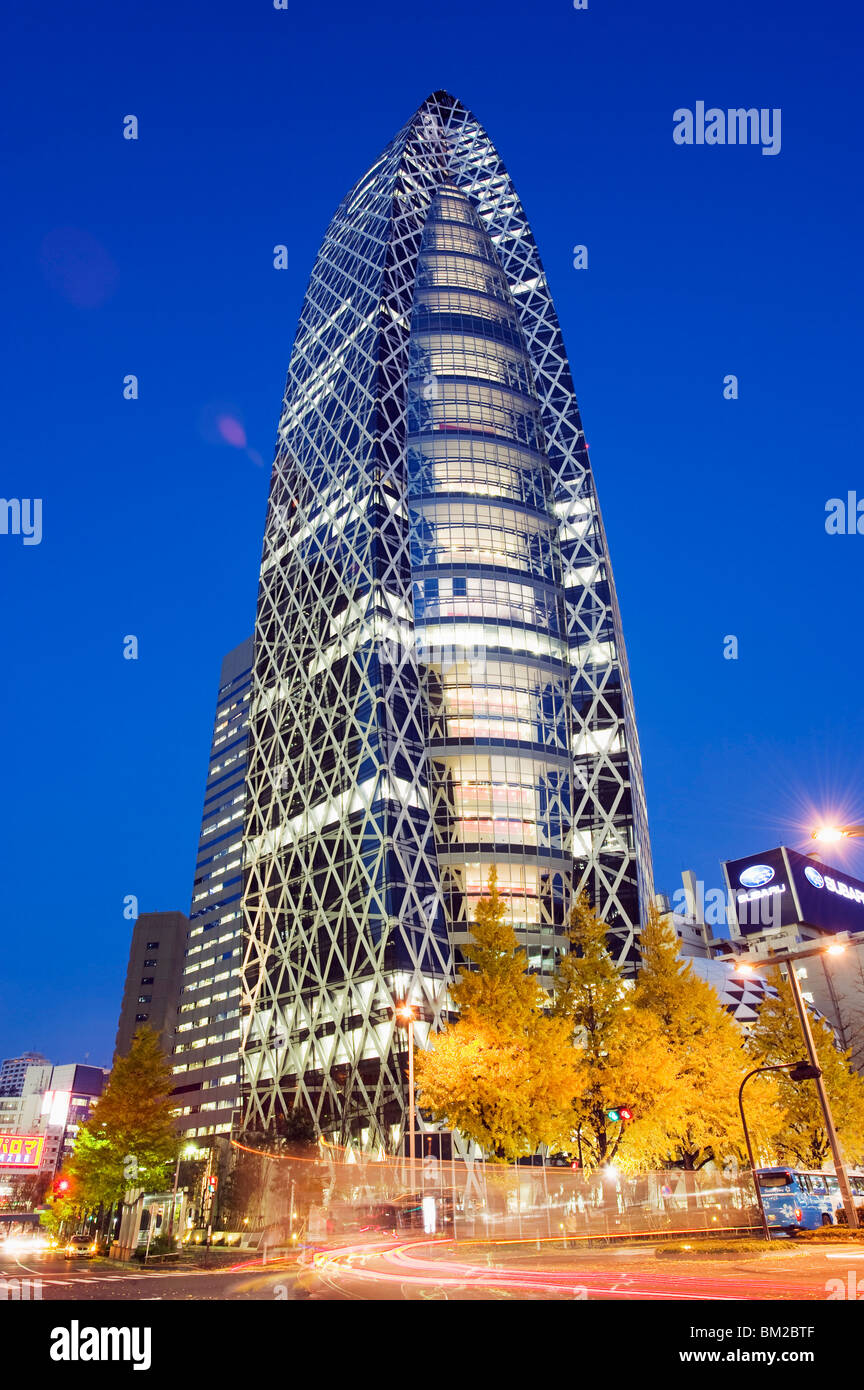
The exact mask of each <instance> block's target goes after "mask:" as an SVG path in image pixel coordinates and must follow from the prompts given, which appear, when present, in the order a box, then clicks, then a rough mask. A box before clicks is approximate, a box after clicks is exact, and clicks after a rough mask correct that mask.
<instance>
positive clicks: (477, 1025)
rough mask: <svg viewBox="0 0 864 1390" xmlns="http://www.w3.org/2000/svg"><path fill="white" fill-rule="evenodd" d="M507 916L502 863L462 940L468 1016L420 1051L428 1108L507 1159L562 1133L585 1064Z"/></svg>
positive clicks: (460, 987)
mask: <svg viewBox="0 0 864 1390" xmlns="http://www.w3.org/2000/svg"><path fill="white" fill-rule="evenodd" d="M506 917H507V904H506V902H505V900H504V899H503V898H502V896H501V894H500V893H499V891H498V882H497V875H496V873H495V870H494V868H493V870H492V871H491V873H490V876H489V892H488V894H487V895H486V896H484V897H483V898H481V900H480V902H479V903H478V905H477V910H476V913H475V918H474V925H473V927H472V939H471V941H470V942H469V943H468V944H467V945H466V946H464V947H463V954H464V955H465V957H466V959H467V960H468V962H470V965H471V966H473V967H474V968H473V969H471V968H470V967H469V966H465V967H463V968H462V969H461V970H460V972H459V976H458V979H457V981H456V983H455V984H454V986H453V990H452V996H453V999H454V1002H455V1003H456V1004H457V1006H458V1008H459V1010H460V1017H459V1019H458V1020H457V1022H456V1023H454V1024H451V1025H450V1026H449V1027H447V1028H445V1029H444V1030H443V1031H442V1032H441V1033H439V1034H437V1035H435V1036H433V1037H432V1038H431V1039H430V1043H429V1050H428V1051H426V1052H418V1054H417V1058H416V1074H417V1082H418V1087H419V1100H420V1105H421V1107H422V1108H423V1109H426V1110H429V1111H431V1113H432V1114H433V1115H434V1116H435V1118H436V1119H441V1120H445V1121H446V1122H447V1123H448V1124H449V1125H450V1126H451V1127H453V1128H454V1129H458V1130H460V1131H461V1132H462V1134H464V1135H465V1136H466V1137H467V1138H469V1139H473V1140H474V1141H475V1143H477V1144H478V1145H479V1146H480V1147H481V1148H482V1149H484V1150H485V1151H486V1152H488V1153H489V1154H490V1155H491V1156H492V1157H494V1158H495V1159H497V1160H499V1161H507V1160H513V1159H515V1158H519V1157H522V1156H525V1155H528V1154H532V1153H534V1152H535V1150H536V1149H537V1146H538V1145H539V1144H541V1143H549V1144H551V1143H553V1142H554V1141H555V1139H556V1138H557V1136H558V1135H559V1134H560V1132H561V1128H562V1125H563V1123H564V1115H565V1113H566V1112H567V1111H568V1110H569V1106H570V1102H571V1099H572V1096H573V1094H574V1090H575V1088H576V1085H577V1079H576V1078H577V1074H578V1068H579V1061H578V1054H577V1053H576V1051H575V1049H574V1048H573V1046H572V1044H571V1041H570V1028H569V1026H568V1023H567V1020H566V1019H563V1018H559V1017H556V1016H554V1015H552V1014H551V1010H550V1004H551V1001H550V999H549V996H548V995H547V993H546V991H545V990H544V989H543V988H542V987H541V985H540V984H539V982H538V980H537V979H536V977H534V976H533V975H530V974H529V973H528V963H527V959H526V956H525V952H524V951H523V950H522V949H521V948H520V946H519V944H518V941H517V939H516V933H515V932H514V930H513V928H512V927H511V926H510V925H509V923H508V922H507V920H506Z"/></svg>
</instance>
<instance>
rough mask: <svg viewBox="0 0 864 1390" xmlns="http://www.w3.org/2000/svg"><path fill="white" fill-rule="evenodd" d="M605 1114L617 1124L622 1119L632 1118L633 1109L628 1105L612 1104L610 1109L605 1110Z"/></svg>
mask: <svg viewBox="0 0 864 1390" xmlns="http://www.w3.org/2000/svg"><path fill="white" fill-rule="evenodd" d="M606 1116H607V1119H610V1120H611V1121H612V1123H613V1124H618V1123H619V1122H621V1121H624V1120H632V1119H633V1111H632V1110H631V1109H630V1107H629V1105H614V1106H613V1107H612V1109H611V1110H607V1111H606Z"/></svg>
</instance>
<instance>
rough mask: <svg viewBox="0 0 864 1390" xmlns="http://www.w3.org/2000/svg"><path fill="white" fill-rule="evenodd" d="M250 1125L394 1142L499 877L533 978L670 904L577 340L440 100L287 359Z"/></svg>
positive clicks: (422, 115) (255, 855)
mask: <svg viewBox="0 0 864 1390" xmlns="http://www.w3.org/2000/svg"><path fill="white" fill-rule="evenodd" d="M246 799H247V805H246V833H245V850H244V862H245V884H244V915H245V928H246V950H245V956H244V962H243V1014H244V1019H243V1041H242V1057H243V1066H244V1085H245V1096H246V1099H245V1107H244V1126H245V1127H246V1128H247V1129H265V1128H267V1127H268V1126H270V1125H271V1124H272V1123H273V1121H274V1118H275V1117H276V1116H278V1115H279V1114H280V1113H281V1112H283V1111H285V1110H289V1109H291V1108H292V1107H294V1106H296V1105H299V1106H302V1107H303V1108H306V1109H308V1110H309V1111H310V1112H311V1113H312V1115H313V1116H314V1117H315V1120H316V1122H317V1124H318V1125H319V1127H320V1129H321V1130H322V1131H323V1132H325V1133H331V1134H334V1135H336V1136H337V1137H339V1138H340V1139H341V1140H343V1141H348V1140H349V1139H350V1140H351V1141H352V1142H360V1143H362V1144H364V1145H366V1146H377V1145H382V1144H383V1145H384V1146H385V1147H388V1148H389V1147H392V1146H394V1145H395V1144H396V1143H397V1142H398V1140H399V1136H400V1134H401V1131H402V1127H403V1122H404V1108H405V1104H406V1094H405V1092H406V1087H405V1061H406V1042H405V1037H404V1034H403V1033H402V1032H401V1031H400V1029H399V1027H398V1024H397V1022H396V1021H395V1019H394V1004H395V1003H396V1001H398V1000H400V999H406V998H408V999H410V1000H412V1002H414V1003H415V1004H416V1005H418V1006H419V1008H418V1013H419V1014H420V1021H419V1022H418V1024H417V1025H416V1028H417V1032H418V1042H420V1043H421V1044H422V1042H423V1041H424V1039H425V1036H426V1034H427V1033H428V1030H429V1029H430V1028H435V1027H437V1026H439V1025H440V1023H441V1022H442V1020H443V1019H444V1018H445V1017H446V1012H447V1007H448V1002H447V982H448V980H449V979H450V978H451V977H452V972H453V969H454V965H455V964H458V961H459V959H460V956H459V946H460V942H461V941H463V940H464V938H465V935H466V934H467V931H468V926H469V923H470V921H471V919H472V917H473V911H474V907H475V906H476V902H477V899H478V898H479V896H480V895H481V893H482V891H483V887H484V885H485V884H486V883H487V882H488V875H489V871H490V869H491V867H492V866H493V865H494V866H495V868H496V871H497V874H498V880H499V886H500V887H501V889H502V892H503V893H504V895H505V897H506V898H507V899H508V903H509V907H510V912H511V918H512V921H513V924H514V926H515V928H516V930H517V932H518V934H519V936H520V939H521V940H522V941H523V943H524V945H525V947H526V950H527V952H528V955H529V959H530V962H531V965H532V967H533V968H535V969H537V970H538V971H539V972H540V973H541V975H542V974H546V973H547V972H548V971H549V970H551V968H552V962H553V960H554V952H555V949H556V945H557V946H560V944H561V942H562V936H563V931H564V927H565V923H566V916H567V912H568V909H569V907H570V905H571V903H572V901H573V898H574V896H575V895H576V894H578V893H579V892H580V891H581V890H582V889H583V888H585V889H587V891H588V892H589V895H590V896H591V898H592V900H593V901H594V903H595V904H596V905H597V907H598V908H599V910H600V912H601V914H602V915H603V918H604V920H605V921H606V923H607V924H608V927H609V932H610V938H611V939H614V941H615V943H616V951H617V953H618V955H619V957H620V958H621V959H622V960H625V961H633V960H635V953H636V948H635V940H634V936H635V933H636V932H638V927H639V922H640V917H641V915H642V913H643V911H644V907H645V905H646V904H647V903H648V901H649V900H650V897H651V894H652V891H653V889H652V875H651V862H650V849H649V842H648V829H647V817H646V811H645V798H644V791H643V784H642V773H641V765H640V757H639V746H638V740H637V734H636V725H635V718H634V712H633V700H632V694H631V689H630V680H629V675H628V670H627V661H626V654H625V650H624V643H623V637H622V632H621V620H620V615H619V611H618V605H617V600H616V597H615V590H614V585H613V581H612V573H611V568H610V564H609V555H608V548H607V542H606V537H605V533H604V530H603V524H602V520H601V516H600V510H599V507H598V504H597V499H596V494H595V489H594V483H593V478H592V474H591V468H590V464H589V460H588V453H587V449H586V445H585V437H584V433H583V430H582V425H581V420H580V417H579V410H578V406H577V403H576V398H575V394H574V391H573V385H572V381H571V377H570V370H569V366H568V363H567V358H566V355H565V352H564V346H563V341H562V337H561V332H560V328H559V325H558V321H557V318H556V315H555V310H554V307H553V305H552V301H551V298H550V295H549V290H548V287H547V283H546V278H545V275H544V272H543V268H542V265H541V262H540V258H539V255H538V252H537V248H536V245H535V243H534V239H533V237H532V235H531V231H530V228H529V226H528V223H527V220H526V218H525V214H524V212H523V210H522V207H521V204H520V203H519V200H518V198H517V196H516V193H515V190H514V188H513V185H512V183H511V181H510V178H509V176H508V174H507V171H506V169H505V167H504V165H503V163H502V162H501V160H500V158H499V156H498V154H497V152H496V150H495V148H494V146H493V145H492V144H491V142H490V140H489V138H488V136H487V135H486V133H485V131H484V130H483V129H482V127H481V126H480V125H479V124H478V122H477V121H476V120H475V118H474V117H473V115H472V114H471V113H470V112H469V111H467V110H466V109H465V108H464V107H463V106H462V105H461V104H460V103H459V102H458V101H457V100H455V99H454V98H453V97H451V96H450V95H448V94H446V93H436V94H435V95H433V96H432V97H430V98H429V99H428V100H427V101H426V102H424V104H423V105H422V106H421V107H420V109H419V110H418V111H417V113H416V114H415V115H414V116H413V117H412V119H411V120H410V121H409V122H408V124H407V125H406V126H405V127H404V128H403V129H402V130H401V131H400V132H399V134H398V135H397V136H396V138H395V139H394V140H393V141H392V143H391V144H390V145H389V146H388V147H387V149H386V150H385V151H384V153H383V154H382V155H381V157H380V158H379V159H378V160H377V161H376V163H375V164H374V165H373V166H372V168H371V169H370V170H369V172H368V173H367V174H366V175H365V177H364V178H363V179H361V180H360V182H359V183H358V184H357V185H356V186H355V188H354V189H352V191H351V192H350V193H349V194H348V196H347V197H346V199H345V200H344V202H343V203H342V204H341V206H340V207H339V209H338V210H337V212H336V214H335V216H334V218H333V221H332V223H331V225H330V227H329V229H328V231H327V234H326V237H325V239H324V243H323V245H322V247H321V250H320V253H319V255H318V259H317V261H316V263H315V267H314V269H313V272H312V277H311V280H310V283H309V288H308V291H307V294H306V299H305V302H304V305H303V310H302V313H301V317H300V323H299V326H298V330H297V336H296V339H295V343H294V349H293V353H292V357H291V364H290V368H289V372H288V381H287V386H286V391H285V397H284V402H283V410H282V416H281V420H280V426H279V439H278V446H277V453H276V459H275V463H274V467H273V474H272V479H271V490H270V501H269V507H268V515H267V525H266V532H265V538H264V550H263V557H262V564H261V577H260V587H259V597H258V612H257V623H256V633H255V668H254V684H253V698H252V707H251V714H250V743H249V765H248V773H247V798H246Z"/></svg>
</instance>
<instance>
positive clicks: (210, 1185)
mask: <svg viewBox="0 0 864 1390" xmlns="http://www.w3.org/2000/svg"><path fill="white" fill-rule="evenodd" d="M218 1186H219V1179H218V1178H217V1176H216V1174H215V1173H211V1174H210V1176H209V1178H208V1179H207V1191H208V1192H209V1193H210V1195H211V1197H212V1195H213V1193H214V1192H215V1191H216V1188H217V1187H218Z"/></svg>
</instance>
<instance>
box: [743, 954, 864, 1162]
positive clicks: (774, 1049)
mask: <svg viewBox="0 0 864 1390" xmlns="http://www.w3.org/2000/svg"><path fill="white" fill-rule="evenodd" d="M766 978H767V980H768V983H769V984H771V985H773V987H774V989H775V990H776V991H777V993H776V995H775V996H770V995H766V997H765V999H764V1001H763V1002H762V1004H761V1005H760V1007H759V1012H758V1017H757V1021H756V1023H755V1024H754V1025H753V1028H752V1029H751V1032H750V1051H751V1053H752V1055H753V1058H754V1064H755V1065H762V1066H777V1065H780V1064H783V1063H788V1062H798V1061H801V1060H802V1058H804V1057H805V1048H804V1039H803V1037H802V1034H801V1023H800V1020H799V1018H798V1011H797V1009H796V1008H795V1000H794V998H793V996H792V989H791V986H790V984H789V981H788V980H787V979H785V978H783V977H781V975H780V971H779V970H772V971H771V972H770V973H769V974H768V976H767V977H766ZM805 1007H806V1006H805ZM808 1013H809V1014H810V1026H811V1028H812V1030H813V1041H814V1043H815V1045H816V1055H817V1057H818V1058H819V1066H820V1067H821V1069H822V1080H823V1083H824V1085H825V1090H826V1091H827V1093H828V1100H829V1101H830V1104H831V1113H832V1115H833V1116H834V1124H835V1127H836V1129H837V1136H838V1138H839V1140H840V1144H841V1146H842V1148H843V1156H844V1158H845V1159H846V1161H847V1162H848V1163H860V1162H861V1161H862V1159H864V1079H862V1078H861V1077H860V1076H859V1075H858V1073H857V1072H856V1071H854V1070H853V1069H852V1067H851V1065H850V1061H849V1058H850V1054H849V1053H848V1052H841V1051H840V1050H839V1049H838V1047H837V1044H836V1042H835V1039H834V1033H833V1031H832V1030H831V1028H830V1027H829V1025H828V1024H827V1023H826V1022H825V1020H824V1019H818V1018H816V1017H815V1016H814V1015H813V1013H812V1010H808ZM776 1085H777V1091H778V1096H779V1106H778V1109H777V1111H776V1116H777V1119H778V1120H779V1124H778V1125H777V1126H776V1128H775V1131H774V1135H773V1138H774V1143H775V1146H776V1150H777V1154H778V1157H779V1159H780V1160H781V1161H784V1162H788V1161H790V1160H791V1161H793V1162H795V1163H796V1164H798V1165H800V1166H801V1167H803V1168H821V1167H823V1165H824V1164H825V1163H826V1162H827V1161H828V1160H829V1159H830V1157H831V1146H830V1144H829V1142H828V1135H827V1132H826V1130H825V1121H824V1117H823V1115H822V1107H821V1105H820V1103H819V1094H818V1092H817V1090H816V1083H815V1082H814V1081H803V1082H795V1081H793V1080H792V1079H791V1077H790V1076H789V1075H788V1073H787V1072H778V1073H777V1074H776Z"/></svg>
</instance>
